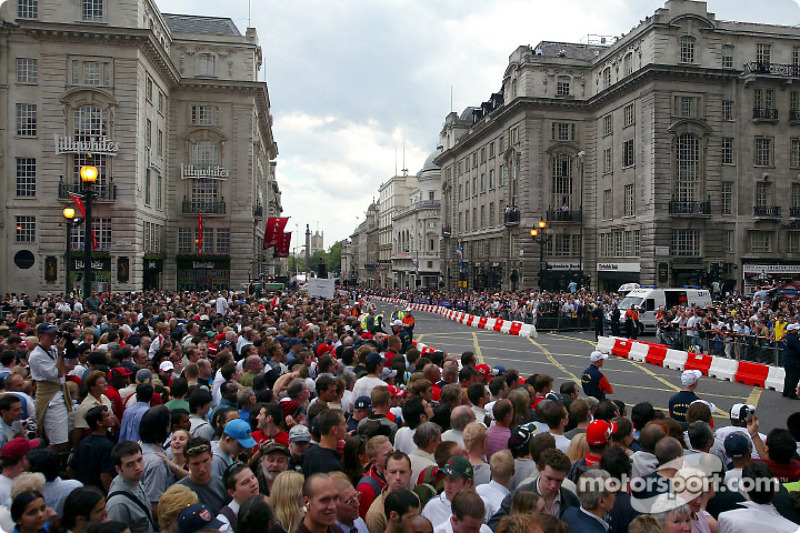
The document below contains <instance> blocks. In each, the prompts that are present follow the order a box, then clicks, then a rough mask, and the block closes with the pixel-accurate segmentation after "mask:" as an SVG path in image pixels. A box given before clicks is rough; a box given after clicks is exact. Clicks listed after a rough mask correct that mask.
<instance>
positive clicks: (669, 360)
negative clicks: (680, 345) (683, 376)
mask: <svg viewBox="0 0 800 533" xmlns="http://www.w3.org/2000/svg"><path fill="white" fill-rule="evenodd" d="M657 350H664V364H663V366H665V367H666V368H671V369H672V370H683V368H684V367H685V366H686V360H687V359H688V358H689V353H688V352H684V351H682V350H671V349H668V348H667V347H666V346H662V345H660V344H652V345H651V346H650V351H657Z"/></svg>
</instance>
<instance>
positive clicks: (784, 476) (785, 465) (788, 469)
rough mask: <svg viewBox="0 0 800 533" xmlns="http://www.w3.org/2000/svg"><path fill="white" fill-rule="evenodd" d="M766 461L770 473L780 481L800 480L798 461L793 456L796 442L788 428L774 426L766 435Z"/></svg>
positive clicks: (799, 463)
mask: <svg viewBox="0 0 800 533" xmlns="http://www.w3.org/2000/svg"><path fill="white" fill-rule="evenodd" d="M766 444H767V455H768V456H769V459H764V458H763V457H762V459H761V460H762V461H764V462H765V463H767V465H768V466H769V468H770V470H772V473H773V474H775V477H776V478H778V481H780V482H781V483H792V482H794V481H798V480H800V461H798V460H797V459H795V458H794V454H795V452H796V450H797V443H796V442H795V440H794V437H792V434H791V433H790V432H789V430H788V429H784V428H775V429H773V430H772V431H770V432H769V434H768V435H767V443H766Z"/></svg>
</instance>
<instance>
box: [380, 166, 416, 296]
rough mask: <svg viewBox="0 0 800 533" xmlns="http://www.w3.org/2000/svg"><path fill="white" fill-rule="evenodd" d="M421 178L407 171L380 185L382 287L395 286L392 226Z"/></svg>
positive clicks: (395, 246) (395, 247)
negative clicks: (410, 174)
mask: <svg viewBox="0 0 800 533" xmlns="http://www.w3.org/2000/svg"><path fill="white" fill-rule="evenodd" d="M418 185H419V180H418V179H417V177H416V176H409V175H408V174H407V173H406V172H405V171H403V174H401V175H399V176H392V177H391V178H389V179H388V180H386V181H385V182H383V183H381V185H380V187H378V260H377V269H378V279H379V283H380V286H381V287H386V288H391V287H395V286H396V285H395V284H396V282H397V279H396V277H395V275H394V273H393V271H392V256H393V254H394V253H395V252H396V250H397V245H396V243H395V242H394V239H395V233H394V230H393V227H392V224H393V222H394V219H395V217H396V216H397V215H398V214H399V213H400V212H402V211H403V210H405V209H406V208H407V207H408V202H409V193H410V192H411V191H413V190H414V189H416V188H417V187H418Z"/></svg>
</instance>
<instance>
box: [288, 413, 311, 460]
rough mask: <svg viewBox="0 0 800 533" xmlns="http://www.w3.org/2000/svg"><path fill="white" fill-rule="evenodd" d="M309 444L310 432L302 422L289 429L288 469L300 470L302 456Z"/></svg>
mask: <svg viewBox="0 0 800 533" xmlns="http://www.w3.org/2000/svg"><path fill="white" fill-rule="evenodd" d="M310 445H311V432H310V431H309V430H308V427H306V426H305V425H303V424H297V425H296V426H294V427H293V428H292V429H290V430H289V453H290V454H291V458H290V460H289V470H293V471H295V472H302V470H303V458H304V457H305V455H306V452H307V451H308V448H309V446H310Z"/></svg>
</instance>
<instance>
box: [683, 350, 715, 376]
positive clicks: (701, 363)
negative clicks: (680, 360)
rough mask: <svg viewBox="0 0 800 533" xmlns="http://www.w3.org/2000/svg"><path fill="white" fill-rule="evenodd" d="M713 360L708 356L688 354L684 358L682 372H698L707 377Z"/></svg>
mask: <svg viewBox="0 0 800 533" xmlns="http://www.w3.org/2000/svg"><path fill="white" fill-rule="evenodd" d="M713 360H714V358H713V357H711V356H710V355H706V354H702V353H694V352H689V353H688V357H687V358H686V365H684V367H683V369H684V370H699V371H700V372H702V373H703V374H704V375H706V376H707V375H708V369H709V368H711V362H712V361H713Z"/></svg>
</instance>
